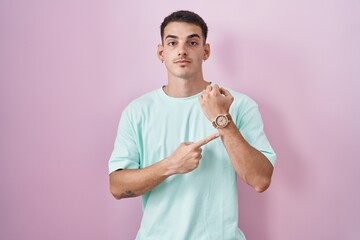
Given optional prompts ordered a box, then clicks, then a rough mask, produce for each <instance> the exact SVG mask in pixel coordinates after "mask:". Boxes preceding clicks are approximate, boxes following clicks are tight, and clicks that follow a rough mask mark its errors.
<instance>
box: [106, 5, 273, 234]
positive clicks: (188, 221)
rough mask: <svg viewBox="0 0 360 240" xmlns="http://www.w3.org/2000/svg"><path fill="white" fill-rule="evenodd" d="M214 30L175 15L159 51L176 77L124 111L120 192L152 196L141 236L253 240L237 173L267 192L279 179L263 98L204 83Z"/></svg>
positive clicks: (115, 175)
mask: <svg viewBox="0 0 360 240" xmlns="http://www.w3.org/2000/svg"><path fill="white" fill-rule="evenodd" d="M206 37H207V26H206V23H205V22H204V21H203V19H202V18H201V17H200V16H198V15H197V14H195V13H193V12H189V11H178V12H174V13H172V14H171V15H169V16H168V17H166V18H165V19H164V22H163V23H162V24H161V40H162V43H161V44H159V45H158V50H157V52H158V58H159V59H160V60H161V62H163V63H164V64H165V67H166V69H167V72H168V83H167V85H165V86H163V87H162V88H160V89H158V90H155V91H153V92H150V93H148V94H146V95H144V96H142V97H140V98H138V99H136V100H134V101H133V102H131V103H130V104H129V106H127V107H126V109H125V110H124V111H123V113H122V116H121V120H120V123H119V128H118V133H117V137H116V140H115V146H114V150H113V153H112V155H111V158H110V161H109V171H110V190H111V193H112V194H113V195H114V197H115V198H116V199H121V198H128V197H136V196H140V195H142V196H143V218H142V222H141V227H140V229H139V231H138V234H137V237H136V239H138V240H140V239H141V240H150V239H152V240H153V239H156V240H161V239H165V240H167V239H171V240H175V239H179V240H180V239H181V240H191V239H194V240H201V239H221V240H222V239H245V236H244V234H243V233H242V231H241V230H240V229H239V228H238V208H237V207H238V199H237V181H236V179H237V175H238V176H239V177H240V178H241V179H242V180H243V181H245V182H246V183H248V184H249V185H251V186H252V187H253V188H254V189H255V190H256V191H258V192H263V191H265V190H266V189H267V188H268V187H269V185H270V181H271V176H272V172H273V165H274V163H275V153H274V151H273V150H272V148H271V146H270V144H269V142H268V140H267V138H266V136H265V134H264V132H263V125H262V120H261V116H260V113H259V111H258V107H257V104H256V103H255V102H254V101H253V100H251V99H250V98H249V97H247V96H245V95H243V94H240V93H236V92H234V91H230V90H227V89H225V88H223V87H220V86H218V85H217V84H211V83H209V82H207V81H205V80H204V77H203V72H202V64H203V61H205V60H206V59H208V58H209V56H210V45H209V44H208V43H206ZM219 136H220V138H218V137H219Z"/></svg>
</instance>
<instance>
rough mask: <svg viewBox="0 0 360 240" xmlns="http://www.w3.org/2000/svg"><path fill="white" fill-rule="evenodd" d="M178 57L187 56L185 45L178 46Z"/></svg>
mask: <svg viewBox="0 0 360 240" xmlns="http://www.w3.org/2000/svg"><path fill="white" fill-rule="evenodd" d="M178 46H179V49H178V56H179V57H180V56H187V50H186V46H185V44H179V45H178Z"/></svg>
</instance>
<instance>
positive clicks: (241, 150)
mask: <svg viewBox="0 0 360 240" xmlns="http://www.w3.org/2000/svg"><path fill="white" fill-rule="evenodd" d="M233 100H234V98H233V96H231V94H230V93H229V91H227V90H226V89H224V88H219V86H218V85H216V84H215V85H214V87H211V86H208V87H207V88H206V90H204V91H203V93H202V95H201V96H200V97H199V101H200V104H201V106H202V109H203V111H204V113H205V115H206V116H207V118H208V119H209V120H210V121H213V120H214V119H215V118H216V116H217V115H218V114H220V113H222V114H225V113H228V112H229V109H230V105H231V104H232V102H233ZM219 133H220V136H221V139H222V141H223V143H224V146H225V148H226V151H227V153H228V154H229V158H230V160H231V162H232V164H233V166H234V169H235V171H236V173H237V174H238V176H239V177H240V178H241V179H242V180H243V181H245V182H246V183H247V184H249V185H250V186H252V187H253V188H254V189H255V190H256V191H257V192H263V191H265V190H266V189H267V188H268V187H269V186H270V183H271V176H272V173H273V166H272V165H271V163H270V162H269V160H268V159H267V158H266V157H265V156H264V155H263V154H262V153H261V152H259V151H258V150H257V149H255V148H253V147H252V146H251V145H250V144H248V143H247V141H246V140H245V139H244V137H243V136H242V135H241V133H240V131H239V130H238V129H237V127H236V125H235V124H234V123H233V122H232V121H231V122H230V123H229V124H228V125H227V126H226V127H225V128H222V129H219Z"/></svg>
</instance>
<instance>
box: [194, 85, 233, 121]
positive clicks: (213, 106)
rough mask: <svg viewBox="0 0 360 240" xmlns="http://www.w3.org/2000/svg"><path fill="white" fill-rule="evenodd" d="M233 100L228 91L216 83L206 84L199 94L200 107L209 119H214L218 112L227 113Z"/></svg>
mask: <svg viewBox="0 0 360 240" xmlns="http://www.w3.org/2000/svg"><path fill="white" fill-rule="evenodd" d="M233 101H234V97H233V96H232V95H231V94H230V92H229V91H228V90H226V89H225V88H222V87H219V85H217V84H214V86H210V85H209V86H207V87H206V89H205V90H204V91H203V92H202V94H201V95H200V96H199V102H200V105H201V108H202V110H203V112H204V113H205V116H206V117H207V118H208V119H209V120H210V121H214V120H215V118H216V117H217V115H219V114H226V113H229V109H230V106H231V104H232V102H233Z"/></svg>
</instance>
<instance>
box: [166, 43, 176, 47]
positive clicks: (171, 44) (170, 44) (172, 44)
mask: <svg viewBox="0 0 360 240" xmlns="http://www.w3.org/2000/svg"><path fill="white" fill-rule="evenodd" d="M175 44H176V42H168V43H167V45H169V46H174V45H175Z"/></svg>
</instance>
